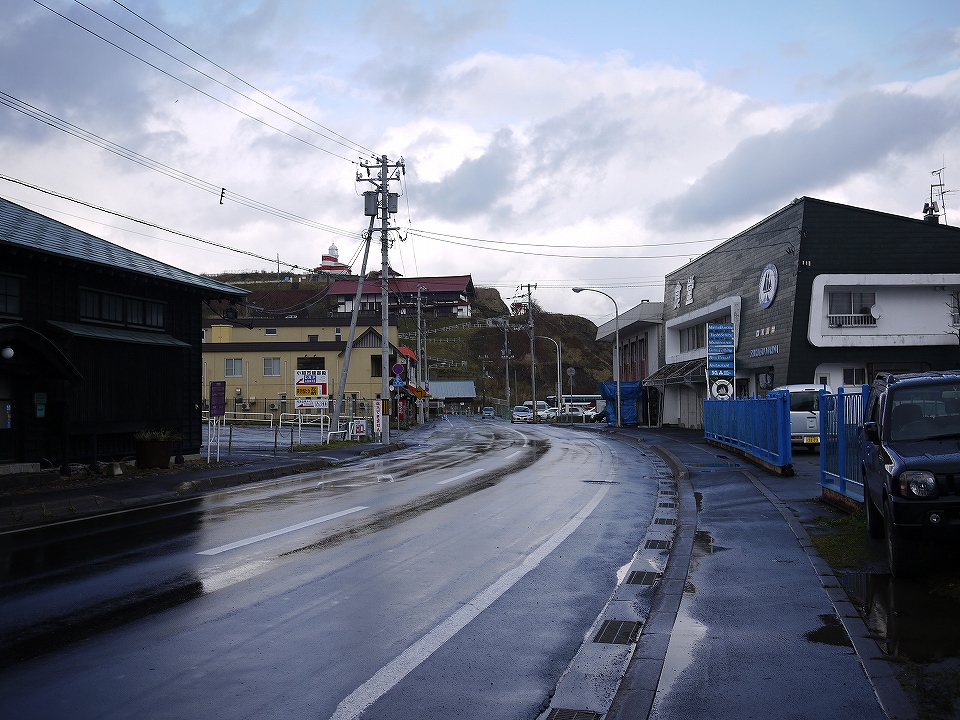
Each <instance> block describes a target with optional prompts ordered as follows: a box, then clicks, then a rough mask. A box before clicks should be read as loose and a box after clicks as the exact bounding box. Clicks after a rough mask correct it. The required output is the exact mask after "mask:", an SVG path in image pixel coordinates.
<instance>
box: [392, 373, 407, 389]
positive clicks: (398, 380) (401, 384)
mask: <svg viewBox="0 0 960 720" xmlns="http://www.w3.org/2000/svg"><path fill="white" fill-rule="evenodd" d="M391 382H392V385H393V386H394V387H398V388H401V387H406V385H407V384H406V383H405V382H404V381H403V378H402V377H400V376H399V375H398V376H397V377H395V378H394V379H393V380H392V381H391Z"/></svg>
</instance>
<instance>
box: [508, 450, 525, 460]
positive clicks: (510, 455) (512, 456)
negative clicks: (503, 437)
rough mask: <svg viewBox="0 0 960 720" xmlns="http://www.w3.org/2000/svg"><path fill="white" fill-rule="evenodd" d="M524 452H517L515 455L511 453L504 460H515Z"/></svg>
mask: <svg viewBox="0 0 960 720" xmlns="http://www.w3.org/2000/svg"><path fill="white" fill-rule="evenodd" d="M522 452H523V450H517V451H516V452H515V453H510V454H509V455H507V457H505V458H504V460H509V459H510V458H514V457H516V456H517V455H519V454H520V453H522Z"/></svg>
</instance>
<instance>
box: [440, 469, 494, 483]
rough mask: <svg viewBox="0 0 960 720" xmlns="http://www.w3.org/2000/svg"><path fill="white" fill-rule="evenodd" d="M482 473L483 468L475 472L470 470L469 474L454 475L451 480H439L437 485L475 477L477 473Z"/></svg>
mask: <svg viewBox="0 0 960 720" xmlns="http://www.w3.org/2000/svg"><path fill="white" fill-rule="evenodd" d="M481 472H483V468H477V469H476V470H471V471H470V472H465V473H463V474H461V475H454V476H453V477H452V478H447V479H446V480H441V481H440V482H438V483H437V485H446V484H447V483H452V482H453V481H454V480H462V479H463V478H465V477H469V476H470V475H476V474H477V473H481Z"/></svg>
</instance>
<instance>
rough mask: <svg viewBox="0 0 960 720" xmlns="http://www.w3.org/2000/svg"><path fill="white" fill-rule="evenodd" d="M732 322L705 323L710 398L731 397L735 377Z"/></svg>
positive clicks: (734, 347) (734, 348)
mask: <svg viewBox="0 0 960 720" xmlns="http://www.w3.org/2000/svg"><path fill="white" fill-rule="evenodd" d="M735 353H736V346H735V341H734V328H733V323H707V392H708V393H709V395H710V397H712V398H730V397H733V379H734V378H735V377H736V374H737V370H736V356H735Z"/></svg>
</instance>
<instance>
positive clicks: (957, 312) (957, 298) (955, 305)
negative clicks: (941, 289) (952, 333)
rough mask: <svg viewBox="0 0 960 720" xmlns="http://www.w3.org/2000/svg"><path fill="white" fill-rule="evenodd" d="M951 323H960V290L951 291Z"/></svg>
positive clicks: (954, 324)
mask: <svg viewBox="0 0 960 720" xmlns="http://www.w3.org/2000/svg"><path fill="white" fill-rule="evenodd" d="M950 324H951V325H953V326H954V327H956V326H957V325H960V292H953V293H950Z"/></svg>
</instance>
